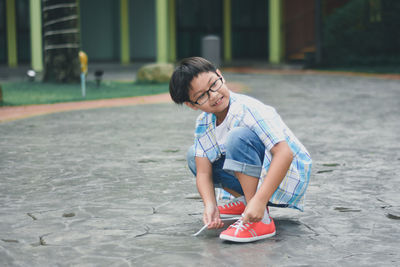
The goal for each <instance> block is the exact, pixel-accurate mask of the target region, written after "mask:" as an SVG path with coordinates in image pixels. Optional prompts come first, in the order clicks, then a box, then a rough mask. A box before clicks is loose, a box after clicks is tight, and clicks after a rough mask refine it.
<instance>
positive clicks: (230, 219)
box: [193, 217, 241, 236]
mask: <svg viewBox="0 0 400 267" xmlns="http://www.w3.org/2000/svg"><path fill="white" fill-rule="evenodd" d="M240 218H241V217H235V218H226V219H221V221H233V220H240ZM207 227H208V224H205V225H204V226H203V227H202V228H201V229H200V230H199V231H197V232H196V233H195V234H193V236H198V235H199V234H200V233H201V232H203V231H204V230H205V229H206V228H207Z"/></svg>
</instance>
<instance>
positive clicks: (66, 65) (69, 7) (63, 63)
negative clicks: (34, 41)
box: [42, 0, 80, 83]
mask: <svg viewBox="0 0 400 267" xmlns="http://www.w3.org/2000/svg"><path fill="white" fill-rule="evenodd" d="M42 3H43V5H42V7H43V40H44V76H43V80H44V81H54V82H63V83H64V82H78V81H79V77H80V63H79V56H78V53H79V50H80V34H79V15H78V3H77V0H42Z"/></svg>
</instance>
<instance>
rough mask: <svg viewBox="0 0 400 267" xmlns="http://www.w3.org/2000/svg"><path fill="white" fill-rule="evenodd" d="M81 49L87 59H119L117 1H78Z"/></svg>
mask: <svg viewBox="0 0 400 267" xmlns="http://www.w3.org/2000/svg"><path fill="white" fill-rule="evenodd" d="M80 15H81V38H82V39H81V42H82V50H83V51H85V52H86V54H87V55H88V58H89V61H119V58H120V41H119V39H120V17H119V1H115V0H114V1H113V0H97V1H95V2H94V1H84V0H83V1H82V0H81V1H80Z"/></svg>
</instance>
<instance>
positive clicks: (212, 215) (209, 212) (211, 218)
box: [203, 205, 224, 229]
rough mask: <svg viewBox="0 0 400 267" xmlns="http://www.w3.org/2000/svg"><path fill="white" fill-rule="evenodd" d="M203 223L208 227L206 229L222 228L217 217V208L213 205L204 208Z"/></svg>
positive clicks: (222, 224)
mask: <svg viewBox="0 0 400 267" xmlns="http://www.w3.org/2000/svg"><path fill="white" fill-rule="evenodd" d="M203 222H204V224H206V225H208V227H207V228H208V229H218V228H222V227H223V226H224V223H223V222H222V221H221V219H220V217H219V210H218V207H217V206H215V205H209V206H205V207H204V213H203Z"/></svg>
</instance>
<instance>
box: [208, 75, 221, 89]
mask: <svg viewBox="0 0 400 267" xmlns="http://www.w3.org/2000/svg"><path fill="white" fill-rule="evenodd" d="M221 86H222V79H221V78H219V79H218V80H216V81H215V82H214V84H213V85H212V86H211V87H210V89H211V90H212V91H214V92H215V91H218V90H219V89H220V88H221Z"/></svg>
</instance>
